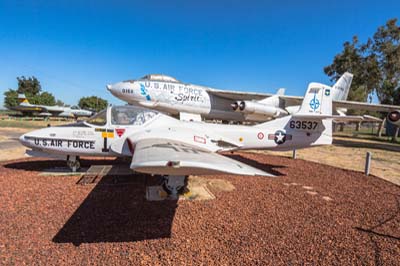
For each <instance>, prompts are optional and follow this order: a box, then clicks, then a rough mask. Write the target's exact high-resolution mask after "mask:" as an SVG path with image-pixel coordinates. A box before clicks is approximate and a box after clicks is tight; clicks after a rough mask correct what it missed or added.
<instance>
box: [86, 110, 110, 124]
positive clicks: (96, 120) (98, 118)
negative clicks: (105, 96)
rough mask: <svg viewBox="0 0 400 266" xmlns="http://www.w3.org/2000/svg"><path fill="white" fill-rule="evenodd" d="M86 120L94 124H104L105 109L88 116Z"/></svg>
mask: <svg viewBox="0 0 400 266" xmlns="http://www.w3.org/2000/svg"><path fill="white" fill-rule="evenodd" d="M86 122H87V123H89V124H92V125H96V126H104V125H105V124H106V123H107V109H104V110H103V111H100V112H99V113H97V114H95V115H94V116H92V117H90V118H89V119H88V120H87V121H86Z"/></svg>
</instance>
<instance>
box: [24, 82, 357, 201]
mask: <svg viewBox="0 0 400 266" xmlns="http://www.w3.org/2000/svg"><path fill="white" fill-rule="evenodd" d="M334 118H336V116H335V115H332V94H331V88H330V87H327V86H325V85H323V84H319V83H310V84H309V87H308V89H307V92H306V95H305V97H304V100H303V102H302V105H301V107H300V110H299V111H298V112H297V113H295V114H293V115H288V116H285V117H281V118H277V119H275V120H272V121H268V122H264V123H260V124H257V125H254V126H244V125H224V124H209V123H205V122H198V121H181V120H178V119H175V118H173V117H170V116H168V115H164V114H162V113H158V112H156V111H152V110H147V109H144V108H141V107H135V106H113V107H108V108H107V109H106V110H103V111H102V112H100V113H98V114H97V115H95V116H93V117H91V118H90V119H88V120H87V121H85V122H81V123H76V124H71V125H65V126H55V127H47V128H43V129H39V130H35V131H32V132H29V133H27V134H24V135H22V136H21V137H20V141H21V143H22V144H23V145H25V146H27V147H29V148H31V150H28V151H27V153H28V154H30V155H36V156H43V155H57V156H61V157H63V158H67V161H68V165H69V166H70V167H71V168H74V169H77V168H79V156H117V157H129V158H131V163H130V168H131V169H132V170H134V171H137V172H141V173H148V174H154V175H163V176H165V180H166V181H165V187H166V188H167V189H168V190H169V191H170V193H171V194H173V195H176V193H177V192H178V190H180V189H181V188H182V186H183V185H184V178H185V177H186V176H188V175H193V174H200V175H203V174H218V173H228V174H238V175H261V176H272V174H270V173H267V172H264V171H261V170H259V169H256V168H254V167H251V166H249V165H246V164H244V163H242V162H239V161H236V160H233V159H231V158H229V157H226V156H224V155H221V154H219V153H220V152H224V151H236V150H248V149H268V150H292V149H300V148H307V147H310V146H317V145H329V144H331V143H332V119H334ZM349 119H351V118H349Z"/></svg>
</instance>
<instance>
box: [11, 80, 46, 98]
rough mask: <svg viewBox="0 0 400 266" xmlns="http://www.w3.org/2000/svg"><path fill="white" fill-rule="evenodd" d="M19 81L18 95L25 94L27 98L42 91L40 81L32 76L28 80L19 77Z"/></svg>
mask: <svg viewBox="0 0 400 266" xmlns="http://www.w3.org/2000/svg"><path fill="white" fill-rule="evenodd" d="M17 80H18V89H17V92H18V93H24V94H25V95H26V96H35V95H38V94H39V93H40V92H41V91H42V86H41V85H40V82H39V80H38V79H37V78H36V77H34V76H32V77H29V78H26V77H25V76H21V77H17Z"/></svg>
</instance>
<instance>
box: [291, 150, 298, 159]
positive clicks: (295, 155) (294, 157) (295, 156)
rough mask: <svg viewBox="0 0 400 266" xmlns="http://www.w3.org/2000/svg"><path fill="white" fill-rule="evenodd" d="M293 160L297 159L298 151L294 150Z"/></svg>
mask: <svg viewBox="0 0 400 266" xmlns="http://www.w3.org/2000/svg"><path fill="white" fill-rule="evenodd" d="M292 158H293V159H296V158H297V154H296V149H294V150H293V155H292Z"/></svg>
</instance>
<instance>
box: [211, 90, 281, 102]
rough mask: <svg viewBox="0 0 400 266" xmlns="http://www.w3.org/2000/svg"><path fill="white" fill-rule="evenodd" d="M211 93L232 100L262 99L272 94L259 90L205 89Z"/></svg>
mask: <svg viewBox="0 0 400 266" xmlns="http://www.w3.org/2000/svg"><path fill="white" fill-rule="evenodd" d="M207 92H208V93H209V94H211V95H214V96H218V97H221V98H225V99H228V100H232V101H241V100H242V101H248V100H250V101H251V100H256V101H258V100H262V99H265V98H267V97H271V96H273V95H274V94H270V93H259V92H244V91H226V90H215V89H212V90H207Z"/></svg>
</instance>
